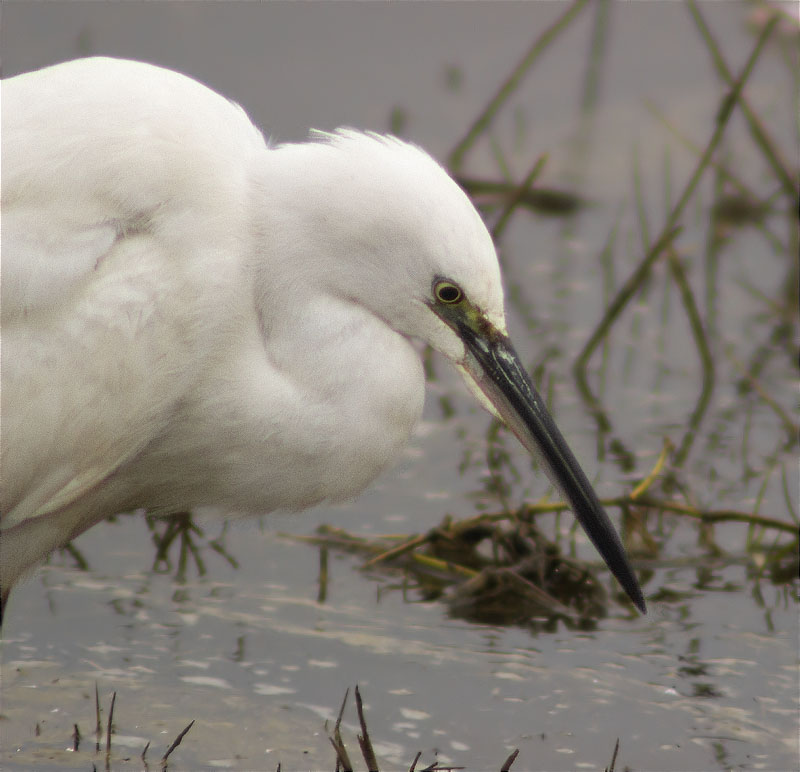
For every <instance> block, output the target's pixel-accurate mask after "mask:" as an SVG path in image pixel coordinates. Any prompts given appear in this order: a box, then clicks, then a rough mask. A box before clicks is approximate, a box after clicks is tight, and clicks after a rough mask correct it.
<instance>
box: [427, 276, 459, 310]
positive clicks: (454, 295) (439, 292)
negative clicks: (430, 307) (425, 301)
mask: <svg viewBox="0 0 800 772" xmlns="http://www.w3.org/2000/svg"><path fill="white" fill-rule="evenodd" d="M433 292H434V294H435V295H436V299H437V300H438V301H440V302H441V303H447V305H453V303H459V302H460V301H461V299H462V298H463V297H464V293H463V292H462V291H461V287H459V286H458V285H457V284H453V283H452V282H449V281H440V282H438V283H437V284H436V286H435V287H434V288H433Z"/></svg>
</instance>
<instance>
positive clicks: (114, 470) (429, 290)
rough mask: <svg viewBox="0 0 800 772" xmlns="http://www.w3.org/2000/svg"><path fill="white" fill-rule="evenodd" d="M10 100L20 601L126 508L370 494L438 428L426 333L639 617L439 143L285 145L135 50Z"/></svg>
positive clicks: (6, 383)
mask: <svg viewBox="0 0 800 772" xmlns="http://www.w3.org/2000/svg"><path fill="white" fill-rule="evenodd" d="M2 108H3V109H2V158H3V167H2V502H1V504H0V508H1V511H2V532H1V533H2V540H1V541H0V583H1V584H2V592H3V598H4V599H5V598H6V597H7V595H8V592H9V590H10V588H11V587H12V585H13V584H14V582H15V581H16V580H17V579H18V578H19V576H20V575H21V574H22V573H23V572H24V571H26V570H27V569H28V568H30V567H31V566H32V565H34V564H35V563H36V562H37V561H39V560H40V559H41V558H42V557H43V556H44V555H46V554H47V553H48V552H49V551H51V550H52V549H54V548H56V547H57V546H59V545H61V544H63V543H64V542H65V541H67V540H69V539H71V538H73V537H74V536H76V535H78V534H79V533H81V532H82V531H84V530H86V529H87V528H89V527H90V526H92V525H93V524H94V523H96V522H98V521H99V520H101V519H102V518H103V517H105V516H107V515H109V514H113V513H115V512H120V511H126V510H130V509H134V508H138V507H144V508H146V509H149V510H153V511H156V510H157V511H165V512H169V511H177V510H185V509H187V508H192V507H198V506H204V507H216V508H219V509H220V510H221V511H223V512H225V513H242V514H245V513H263V512H268V511H271V510H274V509H289V510H296V509H303V508H305V507H308V506H310V505H312V504H314V503H317V502H319V501H322V500H333V501H338V500H342V499H346V498H348V497H351V496H353V495H355V494H356V493H358V492H359V491H360V490H361V489H362V488H363V487H364V486H366V485H367V484H368V483H369V482H370V480H372V479H373V478H374V477H375V476H376V475H377V474H378V473H379V471H380V470H381V469H383V468H384V467H385V466H386V465H387V464H388V463H390V462H391V461H392V460H393V459H394V458H395V457H396V456H397V454H398V452H399V451H400V450H401V448H402V447H403V446H404V445H405V443H406V442H407V440H408V438H409V435H410V433H411V431H412V429H413V427H414V424H415V423H416V421H417V419H418V418H419V415H420V412H421V409H422V402H423V391H424V378H423V373H422V367H421V363H420V359H419V356H418V354H417V352H416V350H415V348H414V347H413V346H412V343H411V340H412V339H419V340H422V341H425V342H427V343H429V344H431V345H432V346H433V347H434V348H436V349H437V350H438V351H440V352H441V353H443V354H444V355H445V356H447V357H448V358H449V359H451V360H452V361H453V362H454V363H455V364H456V366H457V367H459V369H461V371H462V373H463V374H464V375H465V379H466V380H467V382H468V385H470V387H471V388H472V390H473V391H474V392H475V393H476V394H477V395H478V397H479V399H481V401H483V402H484V404H486V405H487V406H488V407H490V409H494V408H496V409H497V410H498V411H499V413H500V414H501V415H502V417H503V418H504V419H505V420H506V421H507V423H508V424H509V426H510V427H511V428H512V430H514V431H515V433H517V435H518V436H519V437H520V439H521V440H522V441H523V444H525V445H526V446H527V447H529V448H530V449H531V450H532V451H534V452H537V453H539V454H541V455H542V457H543V459H544V461H545V464H546V467H547V468H548V470H549V471H550V473H551V475H552V476H553V478H554V480H555V481H556V483H557V484H558V485H559V486H560V488H561V489H562V491H563V492H564V494H565V495H566V496H567V497H568V499H569V500H570V502H571V503H572V504H573V507H574V508H575V509H576V513H577V514H578V515H579V517H581V520H582V522H583V523H584V526H585V527H587V529H588V530H589V533H590V536H592V539H593V541H595V543H596V544H598V547H599V548H600V549H601V551H602V552H603V554H604V557H606V559H607V560H608V561H609V563H610V565H611V567H612V570H614V571H615V573H616V574H617V576H618V577H620V578H621V581H622V582H623V585H624V586H625V587H626V589H627V590H628V592H629V593H630V594H632V597H633V598H634V601H635V602H636V603H637V605H639V606H640V607H643V601H642V600H641V595H640V594H639V590H638V586H637V585H636V582H635V578H633V574H632V573H631V572H630V569H629V567H628V566H627V562H625V558H624V553H623V552H622V548H621V546H620V545H619V542H618V540H617V537H616V534H615V533H614V532H613V529H611V526H610V524H609V523H608V520H607V518H606V517H605V515H604V513H603V512H602V508H600V507H599V504H597V503H596V498H594V493H593V492H591V486H589V487H588V489H589V492H590V493H587V492H586V491H585V490H584V487H585V486H588V482H585V477H583V476H582V473H580V470H579V469H578V467H577V463H576V462H575V461H574V458H572V456H571V454H569V451H568V450H565V449H566V446H565V445H563V440H562V439H561V438H560V435H558V436H557V437H556V438H555V439H553V437H552V436H550V435H551V434H552V432H553V431H555V433H556V434H558V433H557V430H556V429H555V427H554V425H551V424H552V421H550V423H549V424H548V423H547V421H548V420H549V416H548V417H547V419H545V418H542V417H541V415H540V414H541V413H542V411H543V410H544V408H543V406H542V405H541V401H540V400H539V398H538V395H536V393H535V391H533V390H532V387H530V382H529V381H528V380H527V376H525V375H524V373H523V372H521V368H519V366H518V363H517V361H516V358H515V355H514V354H513V349H512V348H511V347H510V344H509V343H508V341H507V338H506V337H505V325H504V320H503V295H502V288H501V282H500V272H499V268H498V263H497V258H496V255H495V252H494V248H493V245H492V241H491V238H490V236H489V234H488V233H487V231H486V229H485V227H484V225H483V223H482V221H481V219H480V216H479V215H478V214H477V212H476V211H475V209H474V208H473V207H472V205H471V204H470V202H469V200H468V199H467V197H466V196H465V195H464V193H463V192H462V191H461V190H460V189H459V188H458V186H457V185H456V184H455V183H454V182H453V181H452V180H451V179H450V178H449V177H448V176H447V174H446V173H445V172H444V171H443V170H442V168H441V167H440V166H439V165H438V164H436V162H435V161H433V160H432V159H431V158H430V157H429V156H428V155H426V154H425V153H424V152H423V151H421V150H419V149H418V148H416V147H414V146H412V145H409V144H406V143H403V142H400V141H399V140H395V139H393V138H386V137H379V136H376V135H367V134H362V133H358V132H354V131H339V132H336V133H335V134H332V135H319V136H317V137H316V138H315V139H314V141H312V142H308V143H303V144H289V145H283V146H279V147H274V148H271V147H269V146H268V145H267V143H266V142H265V141H264V139H263V137H262V135H261V134H260V132H259V131H258V130H257V129H256V128H255V127H254V126H253V125H252V123H251V122H250V121H249V119H248V118H247V116H246V115H245V113H244V112H243V111H242V110H241V108H239V107H238V106H236V105H234V104H232V103H231V102H229V101H227V100H226V99H224V98H223V97H221V96H219V95H218V94H215V93H214V92H212V91H210V90H209V89H207V88H206V87H204V86H202V85H200V84H199V83H197V82H195V81H193V80H191V79H189V78H187V77H185V76H183V75H179V74H177V73H174V72H171V71H168V70H164V69H160V68H157V67H154V66H151V65H147V64H141V63H136V62H129V61H122V60H114V59H99V58H94V59H83V60H77V61H74V62H69V63H66V64H62V65H58V66H55V67H51V68H48V69H45V70H41V71H38V72H34V73H28V74H25V75H20V76H17V77H14V78H11V79H9V80H6V81H4V82H3V85H2ZM454 293H455V295H454ZM520 395H521V396H520ZM520 400H521V402H520ZM518 403H519V404H518ZM526 405H527V407H526ZM492 406H494V408H493V407H492ZM531 406H532V408H531ZM528 409H532V410H533V414H532V415H533V417H532V418H531V417H530V416H529V415H528V414H527V413H526V410H528ZM544 415H546V413H545V414H544ZM562 446H563V447H562ZM565 452H566V454H567V455H568V456H569V457H568V458H566V457H565V456H564V453H565ZM573 467H574V468H573ZM575 469H577V470H578V471H577V473H576V472H575ZM565 470H566V471H565ZM576 474H578V475H579V476H580V477H581V478H582V479H578V478H577V477H576ZM584 483H585V486H584ZM587 496H588V497H589V498H587ZM587 523H588V525H587ZM592 528H595V530H596V533H594V534H593V533H592ZM598 529H599V530H598ZM609 529H611V530H610V532H609ZM598 542H599V543H598Z"/></svg>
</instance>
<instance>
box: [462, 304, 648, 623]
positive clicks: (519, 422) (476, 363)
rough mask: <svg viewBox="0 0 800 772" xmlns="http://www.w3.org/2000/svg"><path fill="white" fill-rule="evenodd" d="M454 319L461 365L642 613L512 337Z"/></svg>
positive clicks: (621, 552)
mask: <svg viewBox="0 0 800 772" xmlns="http://www.w3.org/2000/svg"><path fill="white" fill-rule="evenodd" d="M452 321H455V324H454V325H453V326H454V327H455V328H456V329H457V331H458V333H459V335H460V336H461V338H462V340H463V341H464V344H465V346H466V350H467V356H466V359H465V361H464V362H463V366H464V368H465V369H466V371H467V372H468V373H469V375H470V376H471V377H472V378H473V379H474V381H475V383H476V384H477V386H478V387H479V388H480V390H481V391H482V392H483V393H484V394H485V395H486V397H487V399H488V400H489V401H490V402H491V403H492V405H494V407H495V409H496V410H497V412H498V413H499V414H500V416H501V417H502V419H503V420H504V421H505V423H506V425H507V426H508V428H509V429H511V431H512V432H514V434H515V435H516V436H517V438H518V439H519V441H520V442H521V443H522V444H523V445H524V446H525V448H527V449H528V450H529V451H530V452H531V453H532V454H534V455H535V456H536V457H537V458H538V459H539V461H540V463H541V464H542V466H543V467H544V469H545V471H546V472H547V476H548V477H549V478H550V481H551V482H552V483H553V484H554V485H555V486H556V488H557V489H558V490H559V491H560V493H561V495H562V496H563V497H564V499H565V500H566V501H567V502H568V503H569V505H570V507H571V508H572V511H573V512H574V513H575V516H576V517H577V518H578V522H580V524H581V525H582V526H583V529H584V530H585V531H586V534H587V535H588V536H589V539H591V541H592V544H594V546H595V547H596V548H597V551H598V552H599V553H600V555H601V556H602V557H603V560H605V562H606V565H608V567H609V569H610V570H611V573H612V574H614V576H615V577H616V578H617V581H618V582H619V583H620V584H621V585H622V588H623V589H624V590H625V592H626V593H627V594H628V597H629V598H630V599H631V600H632V601H633V603H634V605H635V606H636V608H638V609H639V611H641V612H642V613H643V614H646V613H647V607H646V606H645V602H644V597H643V595H642V590H641V588H640V587H639V582H638V581H637V579H636V575H635V574H634V573H633V569H632V568H631V566H630V563H629V562H628V558H627V556H626V554H625V549H624V547H623V546H622V542H620V539H619V536H618V535H617V532H616V531H615V530H614V526H613V525H612V524H611V521H610V520H609V519H608V515H607V514H606V513H605V510H604V509H603V506H602V505H601V504H600V502H599V500H598V499H597V494H596V493H595V492H594V489H593V488H592V485H591V483H590V482H589V480H588V479H587V478H586V475H585V474H584V473H583V470H582V469H581V467H580V465H579V464H578V462H577V460H576V459H575V456H574V455H573V454H572V451H571V450H570V449H569V447H568V446H567V443H566V440H565V439H564V437H563V436H562V434H561V432H560V431H559V430H558V427H557V426H556V424H555V421H553V418H552V416H551V415H550V413H549V412H548V411H547V408H546V407H545V404H544V400H543V399H542V398H541V396H540V395H539V393H538V392H537V391H536V389H535V388H534V386H533V384H532V383H531V379H530V377H529V376H528V373H527V372H526V371H525V368H524V367H523V366H522V363H521V362H520V360H519V357H518V356H517V353H516V351H514V347H513V346H512V345H511V341H510V340H509V339H508V337H506V336H505V335H503V334H502V333H500V332H499V331H497V330H496V329H494V328H493V327H491V325H489V323H488V322H486V321H485V320H483V323H482V324H481V325H480V330H479V331H476V330H475V329H474V327H476V326H478V325H473V324H470V323H469V322H468V321H467V319H466V318H464V317H462V318H461V319H459V320H452Z"/></svg>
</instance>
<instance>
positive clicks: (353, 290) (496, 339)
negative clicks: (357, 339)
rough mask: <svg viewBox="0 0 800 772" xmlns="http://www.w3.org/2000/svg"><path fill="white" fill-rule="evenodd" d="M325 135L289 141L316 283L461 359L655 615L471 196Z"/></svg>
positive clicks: (351, 139)
mask: <svg viewBox="0 0 800 772" xmlns="http://www.w3.org/2000/svg"><path fill="white" fill-rule="evenodd" d="M319 139H320V140H321V141H319V142H316V143H309V144H306V145H290V146H286V147H285V148H281V149H279V153H280V152H287V153H301V154H303V155H304V157H305V162H304V163H305V164H307V165H308V167H309V170H311V169H312V168H313V171H314V173H313V175H312V174H309V175H303V174H302V173H300V174H297V158H296V157H295V158H294V159H293V164H292V166H293V168H294V169H295V174H294V175H293V176H292V178H291V179H287V180H286V185H288V186H290V187H291V186H293V185H294V186H298V187H299V186H303V185H304V182H303V180H304V179H305V180H307V179H313V180H314V185H313V186H312V187H306V188H304V189H302V190H300V189H298V190H297V191H295V193H294V195H292V194H291V191H290V195H288V196H286V197H285V198H284V200H288V201H292V200H296V201H298V202H302V206H300V205H298V207H297V209H296V210H294V211H293V212H287V213H285V216H287V217H295V218H296V217H302V218H305V222H302V223H298V222H295V223H294V227H293V228H290V229H284V230H286V231H292V232H295V233H302V234H303V236H302V237H303V238H304V239H305V240H306V241H305V242H304V244H303V245H302V247H300V248H299V249H301V250H302V251H303V253H304V254H311V255H319V256H320V258H321V259H322V258H324V264H323V262H320V264H319V265H318V267H317V270H318V273H317V274H315V278H314V280H315V281H317V282H319V281H323V282H325V284H326V290H327V291H328V292H330V293H333V294H335V295H338V296H340V297H342V298H344V299H346V300H352V302H354V303H357V304H359V305H361V306H365V307H366V308H368V309H369V310H370V311H371V312H372V313H373V314H375V315H376V316H377V317H379V318H381V319H383V320H384V321H385V322H386V324H388V325H389V326H390V327H392V328H393V329H394V330H396V331H397V332H398V333H400V334H402V335H405V336H408V337H412V338H418V339H421V340H423V341H424V342H426V343H428V344H430V345H431V346H433V348H435V349H436V350H438V351H439V352H441V353H442V354H444V355H445V356H446V357H447V358H449V359H450V360H451V361H452V362H453V363H454V364H455V366H456V367H457V368H458V370H459V371H460V372H461V374H462V375H463V376H464V379H465V381H466V383H467V385H468V386H469V388H470V390H471V391H472V392H473V393H474V394H475V395H476V396H477V398H478V399H479V401H480V402H481V403H483V404H484V406H485V407H487V408H488V409H489V410H490V411H492V412H493V413H495V414H496V415H499V416H500V417H501V418H502V420H503V421H504V422H505V424H506V425H507V426H508V428H509V429H510V430H511V431H512V432H514V434H515V435H516V436H517V437H518V438H519V440H520V442H521V443H522V444H523V446H524V447H525V448H527V449H528V450H529V451H530V452H531V453H533V454H534V455H535V456H536V457H537V458H538V459H539V461H540V463H541V464H542V466H543V468H544V469H545V470H546V472H547V474H548V476H549V477H550V479H551V481H552V482H553V484H554V485H555V486H556V487H557V488H558V489H559V491H560V492H561V494H562V495H563V496H564V498H565V499H566V501H568V502H569V504H570V506H571V507H572V509H573V511H574V513H575V515H576V516H577V517H578V519H579V521H580V522H581V524H582V525H583V527H584V529H585V530H586V532H587V534H588V536H589V538H590V539H591V541H592V542H593V543H594V545H595V546H596V547H597V549H598V551H599V552H600V554H601V555H602V556H603V558H604V559H605V561H606V563H607V564H608V566H609V568H610V569H611V571H612V572H613V573H614V575H615V576H616V577H617V579H618V580H619V581H620V583H621V585H622V586H623V588H624V589H625V590H626V592H627V593H628V595H629V596H630V597H631V599H632V600H633V602H634V603H635V604H636V606H637V607H638V608H639V609H640V610H642V611H644V609H645V604H644V600H643V597H642V593H641V590H640V589H639V585H638V583H637V581H636V578H635V576H634V574H633V571H632V569H631V567H630V565H629V564H628V561H627V558H626V556H625V552H624V549H623V547H622V544H621V543H620V541H619V538H618V536H617V534H616V532H615V530H614V528H613V526H612V525H611V522H610V521H609V519H608V517H607V515H606V514H605V512H604V510H603V508H602V506H601V505H600V503H599V501H598V499H597V496H596V494H595V492H594V490H593V489H592V486H591V484H590V483H589V481H588V480H587V478H586V476H585V474H584V473H583V471H582V470H581V468H580V466H579V465H578V462H577V461H576V459H575V457H574V456H573V454H572V452H571V451H570V450H569V448H568V446H567V444H566V442H565V440H564V438H563V437H562V435H561V433H560V432H559V430H558V428H557V427H556V425H555V423H554V421H553V419H552V418H551V416H550V414H549V413H548V411H547V409H546V407H545V404H544V401H543V400H542V398H541V397H540V396H539V394H538V393H537V391H536V389H535V388H534V386H533V385H532V383H531V381H530V378H529V377H528V374H527V372H526V370H525V368H524V367H523V366H522V364H521V362H520V360H519V357H518V356H517V354H516V352H515V351H514V348H513V346H512V345H511V342H510V340H509V338H508V335H507V332H506V326H505V319H504V311H503V290H502V284H501V279H500V268H499V264H498V260H497V255H496V252H495V249H494V245H493V243H492V239H491V236H490V235H489V233H488V231H487V230H486V227H485V226H484V224H483V221H482V219H481V217H480V215H479V214H478V212H477V211H476V210H475V208H474V207H473V205H472V204H471V202H470V201H469V199H468V198H467V196H466V195H465V194H464V192H463V191H462V190H461V189H460V188H459V187H458V185H457V184H456V183H455V182H454V181H453V180H452V179H451V178H450V177H449V175H448V174H447V173H446V172H445V171H444V169H442V167H441V166H439V165H438V164H437V163H436V162H435V161H434V160H433V159H432V158H431V157H430V156H428V155H427V154H426V153H425V152H424V151H422V150H420V149H419V148H417V147H415V146H413V145H409V144H406V143H404V142H401V141H400V140H396V139H393V138H386V137H380V136H374V135H366V134H362V133H359V132H353V131H339V132H336V133H334V134H325V135H321V136H320V137H319ZM286 192H287V191H286V188H284V193H286ZM293 246H294V249H295V250H298V246H297V245H293ZM319 272H321V273H319ZM295 275H296V274H295Z"/></svg>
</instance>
